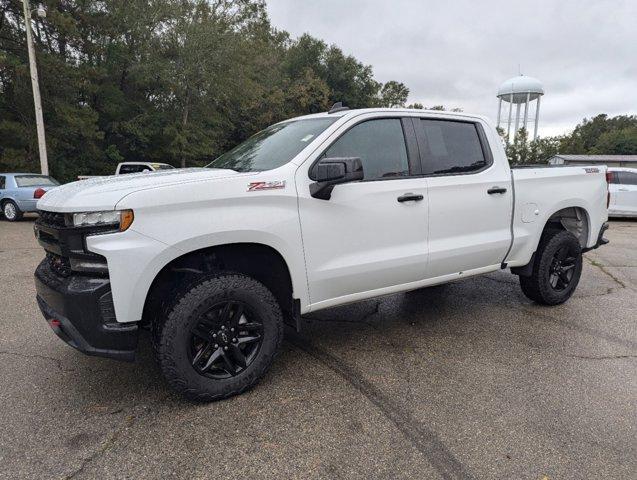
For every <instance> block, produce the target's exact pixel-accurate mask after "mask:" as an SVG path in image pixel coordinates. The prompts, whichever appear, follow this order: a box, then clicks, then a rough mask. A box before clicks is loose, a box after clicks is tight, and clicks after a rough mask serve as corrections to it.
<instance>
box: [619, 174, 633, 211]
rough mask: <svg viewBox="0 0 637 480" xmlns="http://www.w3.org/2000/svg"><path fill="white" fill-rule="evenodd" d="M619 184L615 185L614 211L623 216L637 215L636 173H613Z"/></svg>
mask: <svg viewBox="0 0 637 480" xmlns="http://www.w3.org/2000/svg"><path fill="white" fill-rule="evenodd" d="M615 175H616V176H617V178H618V180H619V184H618V185H615V190H616V192H617V193H616V194H615V202H616V204H615V207H614V209H615V210H619V211H620V212H622V213H625V214H633V215H634V214H637V172H630V171H627V170H618V171H616V172H615Z"/></svg>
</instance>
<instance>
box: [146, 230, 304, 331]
mask: <svg viewBox="0 0 637 480" xmlns="http://www.w3.org/2000/svg"><path fill="white" fill-rule="evenodd" d="M218 271H231V272H236V273H243V274H245V275H248V276H250V277H252V278H254V279H256V280H258V281H259V282H261V283H263V284H264V285H265V286H266V287H267V288H268V289H269V290H270V291H271V292H272V293H273V294H274V296H275V298H276V299H277V301H278V302H279V305H280V307H281V310H282V311H283V313H284V317H285V319H286V322H288V323H294V326H296V324H295V322H296V318H297V315H298V311H299V300H297V299H295V297H296V296H297V295H296V293H295V284H294V280H293V276H292V272H291V270H290V267H289V265H288V263H287V262H286V261H285V258H284V257H283V255H282V254H281V253H280V252H279V251H278V250H277V249H275V248H274V247H272V246H270V245H267V244H264V243H251V242H237V243H226V244H219V245H214V246H209V247H203V248H198V249H195V250H192V251H190V252H186V253H183V254H182V255H180V256H177V257H175V258H173V259H172V260H170V261H169V262H168V263H166V264H165V265H164V266H163V267H162V268H161V269H160V271H159V272H158V273H157V274H156V275H155V278H154V279H153V281H152V282H151V284H150V287H149V288H148V291H147V293H146V298H145V301H144V309H143V316H142V322H143V323H144V324H148V323H151V322H152V321H153V319H155V318H157V317H158V316H159V315H161V313H162V312H165V311H166V309H167V308H169V306H170V305H169V304H170V302H171V301H172V298H173V297H174V296H175V295H176V294H178V293H179V291H181V290H182V289H184V288H186V287H187V286H188V285H190V284H191V283H192V282H194V281H195V280H197V279H200V278H201V277H202V276H206V275H210V274H212V273H213V272H218Z"/></svg>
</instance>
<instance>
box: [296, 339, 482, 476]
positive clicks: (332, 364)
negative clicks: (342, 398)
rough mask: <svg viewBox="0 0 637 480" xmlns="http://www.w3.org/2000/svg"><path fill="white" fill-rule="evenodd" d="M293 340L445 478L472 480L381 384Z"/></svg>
mask: <svg viewBox="0 0 637 480" xmlns="http://www.w3.org/2000/svg"><path fill="white" fill-rule="evenodd" d="M288 339H289V341H290V343H292V345H294V346H295V347H297V348H298V349H299V350H301V351H303V352H305V353H306V354H307V355H309V356H310V357H312V358H314V359H315V360H317V361H318V362H319V363H321V364H322V365H324V366H326V367H328V368H329V369H330V370H332V371H333V372H334V373H336V374H337V375H339V376H340V377H341V378H343V379H344V380H346V381H347V382H348V383H349V384H350V385H351V386H353V387H354V388H355V389H356V390H358V391H359V392H360V393H361V394H362V395H363V396H364V397H365V398H366V399H367V400H368V401H369V402H371V403H372V404H373V405H374V406H376V407H377V408H378V409H379V410H380V412H381V413H382V414H383V415H384V416H385V417H386V418H387V419H388V420H389V421H391V422H392V423H393V424H394V425H395V426H396V428H398V430H399V431H400V432H401V433H402V434H403V436H404V437H405V438H407V439H408V440H409V441H410V442H411V443H412V445H413V446H414V447H415V448H416V449H417V450H418V451H419V452H420V453H421V454H422V455H423V456H425V458H427V460H428V461H429V463H430V464H431V466H432V467H433V468H434V469H435V470H436V471H437V472H438V473H439V474H440V475H441V476H442V478H444V479H472V478H474V477H473V476H472V475H471V474H470V473H469V472H468V471H467V469H466V468H465V467H464V466H463V465H462V463H461V462H460V461H459V460H458V459H457V458H456V457H455V456H454V455H453V453H451V452H450V451H449V450H448V449H447V447H446V446H445V445H444V443H443V442H442V441H441V439H440V437H439V436H438V435H437V434H436V433H435V432H434V431H432V430H430V429H428V428H427V427H425V426H424V425H422V424H421V423H420V422H419V421H418V420H417V419H416V418H414V417H413V416H412V415H411V414H410V413H409V412H408V411H406V410H405V409H403V408H402V407H401V406H400V405H398V404H397V403H396V402H395V401H393V400H392V399H391V398H390V397H388V396H386V395H384V394H383V393H382V392H381V391H380V390H379V389H378V387H376V386H375V385H373V384H372V383H370V382H368V381H367V380H365V378H363V376H362V375H361V374H360V373H359V372H357V371H356V370H355V369H354V368H352V367H351V366H349V365H347V364H345V363H344V362H343V361H342V360H341V359H339V358H338V357H336V356H335V355H332V354H331V353H329V352H327V351H325V350H323V349H321V348H319V347H317V346H316V345H313V344H312V343H310V342H308V341H307V340H305V339H303V338H301V337H299V336H298V335H296V334H292V335H290V336H289V337H288Z"/></svg>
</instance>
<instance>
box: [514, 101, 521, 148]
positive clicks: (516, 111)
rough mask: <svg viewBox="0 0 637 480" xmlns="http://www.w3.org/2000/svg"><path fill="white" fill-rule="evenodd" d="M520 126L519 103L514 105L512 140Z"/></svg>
mask: <svg viewBox="0 0 637 480" xmlns="http://www.w3.org/2000/svg"><path fill="white" fill-rule="evenodd" d="M519 128H520V104H519V103H518V104H517V105H516V106H515V132H513V140H515V137H517V136H518V129H519Z"/></svg>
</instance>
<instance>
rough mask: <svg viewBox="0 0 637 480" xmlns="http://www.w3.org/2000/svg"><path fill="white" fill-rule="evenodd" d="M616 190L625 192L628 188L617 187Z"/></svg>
mask: <svg viewBox="0 0 637 480" xmlns="http://www.w3.org/2000/svg"><path fill="white" fill-rule="evenodd" d="M618 190H619V191H620V192H627V191H628V189H627V188H619V189H618Z"/></svg>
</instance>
